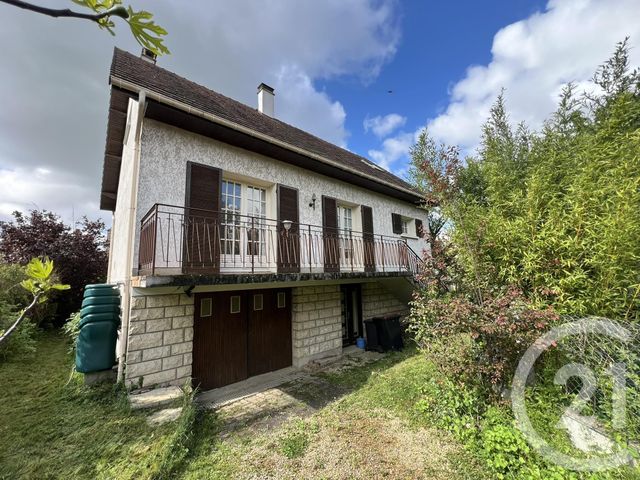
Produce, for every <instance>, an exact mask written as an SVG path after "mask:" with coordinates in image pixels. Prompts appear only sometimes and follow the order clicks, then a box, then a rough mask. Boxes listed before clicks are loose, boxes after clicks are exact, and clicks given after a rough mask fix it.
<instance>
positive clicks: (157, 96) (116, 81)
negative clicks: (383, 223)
mask: <svg viewBox="0 0 640 480" xmlns="http://www.w3.org/2000/svg"><path fill="white" fill-rule="evenodd" d="M110 81H111V84H112V85H115V86H116V87H120V88H124V89H126V90H129V91H132V92H140V91H143V90H144V89H143V88H142V87H140V86H138V85H136V84H135V83H132V82H128V81H126V80H122V79H121V78H118V77H116V76H114V75H111V77H110ZM144 92H145V93H146V96H147V98H148V99H153V100H157V101H159V102H161V103H164V104H166V105H169V106H171V107H174V108H177V109H178V110H182V111H184V112H187V113H189V114H191V115H196V116H198V117H202V118H204V119H206V120H209V121H210V122H214V123H217V124H220V125H223V126H225V127H228V128H231V129H233V130H236V131H238V132H242V133H244V134H246V135H249V136H252V137H255V138H258V139H260V140H263V141H265V142H268V143H271V144H273V145H276V146H278V147H281V148H285V149H287V150H291V151H293V152H296V153H299V154H301V155H304V156H305V157H309V158H312V159H314V160H317V161H319V162H322V163H325V164H327V165H331V166H332V167H335V168H339V169H340V170H344V171H347V172H349V173H352V174H354V175H357V176H359V177H364V178H366V179H368V180H371V181H373V182H376V183H380V184H382V185H385V186H387V187H389V188H393V189H394V190H397V191H400V192H404V193H408V194H410V195H413V196H414V197H416V200H417V201H421V200H422V199H421V197H420V195H419V194H418V193H416V192H414V191H412V190H409V189H407V188H403V187H400V186H397V185H393V184H391V183H389V182H385V181H383V180H380V179H378V178H375V177H372V176H370V175H367V174H365V173H362V172H359V171H357V170H354V169H352V168H349V167H346V166H345V165H342V164H340V163H338V162H335V161H333V160H330V159H328V158H326V157H323V156H322V155H318V154H317V153H313V152H310V151H308V150H305V149H303V148H300V147H296V146H295V145H291V144H290V143H287V142H283V141H281V140H278V139H275V138H273V137H270V136H269V135H265V134H263V133H260V132H256V131H255V130H252V129H250V128H247V127H244V126H242V125H240V124H238V123H235V122H232V121H230V120H227V119H225V118H222V117H220V116H218V115H214V114H212V113H209V112H205V111H204V110H201V109H199V108H195V107H192V106H191V105H187V104H186V103H183V102H179V101H178V100H174V99H173V98H170V97H167V96H166V95H163V94H161V93H157V92H154V91H151V90H144Z"/></svg>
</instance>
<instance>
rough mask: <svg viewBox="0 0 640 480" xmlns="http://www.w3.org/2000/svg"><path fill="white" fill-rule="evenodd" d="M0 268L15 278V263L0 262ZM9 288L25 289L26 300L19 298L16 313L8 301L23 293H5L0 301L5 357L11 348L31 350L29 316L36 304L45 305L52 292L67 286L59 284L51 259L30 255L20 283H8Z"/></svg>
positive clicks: (0, 337) (1, 348)
mask: <svg viewBox="0 0 640 480" xmlns="http://www.w3.org/2000/svg"><path fill="white" fill-rule="evenodd" d="M3 270H5V273H6V275H5V276H4V278H6V279H9V280H15V276H16V275H15V273H16V271H15V267H14V266H12V265H7V266H4V265H3ZM11 287H20V288H22V289H23V290H25V291H26V292H27V294H28V296H29V299H28V300H26V301H25V300H22V301H23V302H24V305H23V308H21V309H20V310H19V311H17V312H15V310H17V308H18V307H17V306H16V305H15V304H14V303H10V302H12V300H13V301H20V300H21V299H22V298H23V297H22V292H16V293H14V294H13V295H10V296H7V297H8V300H4V301H3V302H2V304H1V305H2V308H0V313H4V314H6V315H7V316H6V317H4V318H2V319H0V326H1V327H3V328H0V353H2V354H3V355H4V356H6V355H7V353H8V352H10V351H11V350H14V351H20V350H22V351H33V339H32V337H33V324H32V323H31V322H30V320H31V318H33V317H34V316H36V315H37V312H38V309H39V307H41V306H42V305H44V304H46V302H47V300H49V298H50V297H51V295H52V294H53V293H56V292H59V291H61V290H68V289H69V285H65V284H62V283H58V281H57V278H56V275H55V274H54V271H53V262H52V261H51V260H49V259H48V258H45V259H44V260H41V259H39V258H33V259H32V260H31V261H30V262H29V263H28V264H27V266H26V267H24V270H23V278H22V280H21V281H20V283H19V285H11ZM5 296H6V294H5ZM27 303H28V304H27Z"/></svg>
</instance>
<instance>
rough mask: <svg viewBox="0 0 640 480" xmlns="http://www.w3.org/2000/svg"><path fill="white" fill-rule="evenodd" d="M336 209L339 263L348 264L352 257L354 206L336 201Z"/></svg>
mask: <svg viewBox="0 0 640 480" xmlns="http://www.w3.org/2000/svg"><path fill="white" fill-rule="evenodd" d="M337 210H338V211H337V216H338V237H339V240H338V241H339V242H340V243H339V246H340V264H341V265H349V264H350V263H351V261H352V257H353V245H352V240H353V216H354V215H353V212H354V210H355V208H354V207H352V206H351V205H344V204H340V203H338V205H337ZM347 212H348V215H347Z"/></svg>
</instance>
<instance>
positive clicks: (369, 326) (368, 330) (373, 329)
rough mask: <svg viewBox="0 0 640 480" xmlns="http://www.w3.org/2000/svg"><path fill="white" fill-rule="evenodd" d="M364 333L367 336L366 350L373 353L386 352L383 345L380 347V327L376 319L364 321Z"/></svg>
mask: <svg viewBox="0 0 640 480" xmlns="http://www.w3.org/2000/svg"><path fill="white" fill-rule="evenodd" d="M364 331H365V334H366V335H367V344H366V350H368V351H372V352H384V350H383V349H382V345H380V341H379V340H378V326H377V325H376V322H375V319H374V318H370V319H369V320H365V321H364Z"/></svg>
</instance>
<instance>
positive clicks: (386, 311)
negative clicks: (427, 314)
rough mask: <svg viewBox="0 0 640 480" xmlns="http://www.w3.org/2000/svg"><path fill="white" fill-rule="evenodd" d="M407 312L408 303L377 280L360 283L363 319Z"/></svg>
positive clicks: (405, 313) (403, 314)
mask: <svg viewBox="0 0 640 480" xmlns="http://www.w3.org/2000/svg"><path fill="white" fill-rule="evenodd" d="M408 313H409V305H407V304H406V303H403V302H401V301H400V300H398V299H397V298H396V297H395V296H394V295H393V293H391V291H390V290H388V289H386V288H384V287H383V286H382V285H380V283H378V282H369V283H363V284H362V317H363V319H364V320H366V319H369V318H374V317H384V316H386V315H392V314H399V315H402V316H405V315H407V314H408Z"/></svg>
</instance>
